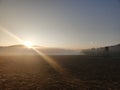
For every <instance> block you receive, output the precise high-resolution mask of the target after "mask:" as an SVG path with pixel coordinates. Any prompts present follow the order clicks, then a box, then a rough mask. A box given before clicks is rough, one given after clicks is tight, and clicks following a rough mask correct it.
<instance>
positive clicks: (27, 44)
mask: <svg viewBox="0 0 120 90" xmlns="http://www.w3.org/2000/svg"><path fill="white" fill-rule="evenodd" d="M24 45H25V46H26V47H27V48H32V46H33V44H32V42H30V41H25V42H24Z"/></svg>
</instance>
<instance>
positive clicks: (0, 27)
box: [0, 26, 65, 74]
mask: <svg viewBox="0 0 120 90" xmlns="http://www.w3.org/2000/svg"><path fill="white" fill-rule="evenodd" d="M0 30H2V31H3V32H5V33H7V34H8V35H9V36H11V37H13V38H15V39H16V40H18V41H19V42H20V43H21V44H22V43H23V42H24V41H23V40H22V39H20V38H19V37H17V36H16V35H14V34H13V33H11V32H9V31H8V30H7V29H6V28H4V27H2V26H0ZM31 48H32V49H33V50H34V51H35V52H37V53H38V54H39V55H40V56H41V57H42V58H43V59H44V60H45V61H46V62H47V63H48V64H50V66H51V67H52V68H54V69H55V70H56V71H57V72H59V73H61V74H65V72H64V70H63V68H62V67H61V66H60V65H58V64H57V63H56V62H55V61H54V60H53V59H52V58H51V57H49V56H47V55H45V54H44V53H42V52H40V51H39V50H37V49H36V48H34V47H31Z"/></svg>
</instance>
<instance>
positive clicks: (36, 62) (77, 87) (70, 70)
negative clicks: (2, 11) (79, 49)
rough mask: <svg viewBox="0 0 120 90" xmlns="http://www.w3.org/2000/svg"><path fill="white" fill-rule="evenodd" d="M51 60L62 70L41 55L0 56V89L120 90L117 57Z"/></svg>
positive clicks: (64, 57)
mask: <svg viewBox="0 0 120 90" xmlns="http://www.w3.org/2000/svg"><path fill="white" fill-rule="evenodd" d="M51 58H52V59H53V61H55V62H57V64H58V65H59V66H60V67H61V68H62V70H63V71H62V70H60V71H59V69H56V68H57V67H56V66H55V65H54V63H53V64H51V65H50V64H48V63H47V62H46V60H44V59H42V58H41V57H40V56H0V90H120V58H110V57H109V58H105V57H89V56H51ZM52 65H53V66H52ZM55 67H56V68H55Z"/></svg>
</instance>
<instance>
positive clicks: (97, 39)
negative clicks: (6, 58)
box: [0, 0, 120, 49]
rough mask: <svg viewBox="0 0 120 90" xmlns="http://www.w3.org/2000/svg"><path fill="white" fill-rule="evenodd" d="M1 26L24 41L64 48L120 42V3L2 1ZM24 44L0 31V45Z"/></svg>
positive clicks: (93, 0)
mask: <svg viewBox="0 0 120 90" xmlns="http://www.w3.org/2000/svg"><path fill="white" fill-rule="evenodd" d="M0 26H1V27H4V28H5V29H7V31H8V32H11V33H13V34H14V35H16V36H17V37H19V38H21V39H22V40H26V41H32V42H33V43H34V44H36V45H41V46H47V47H60V48H72V49H73V48H74V49H76V48H79V49H84V48H92V47H101V46H106V45H113V44H117V43H119V42H120V2H119V0H1V1H0ZM13 44H20V42H19V41H18V40H16V39H15V38H14V37H11V36H9V35H8V34H7V33H5V32H4V30H2V29H1V28H0V46H8V45H13Z"/></svg>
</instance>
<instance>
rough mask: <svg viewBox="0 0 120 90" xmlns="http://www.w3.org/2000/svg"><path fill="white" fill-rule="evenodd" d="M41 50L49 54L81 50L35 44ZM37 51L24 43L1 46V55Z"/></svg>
mask: <svg viewBox="0 0 120 90" xmlns="http://www.w3.org/2000/svg"><path fill="white" fill-rule="evenodd" d="M33 48H35V49H36V50H38V51H39V52H42V53H44V54H47V55H78V54H80V52H79V51H76V50H70V49H63V48H49V47H42V46H33ZM35 54H37V52H35V50H33V49H32V48H27V47H26V46H24V45H12V46H6V47H0V56H5V55H35Z"/></svg>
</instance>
